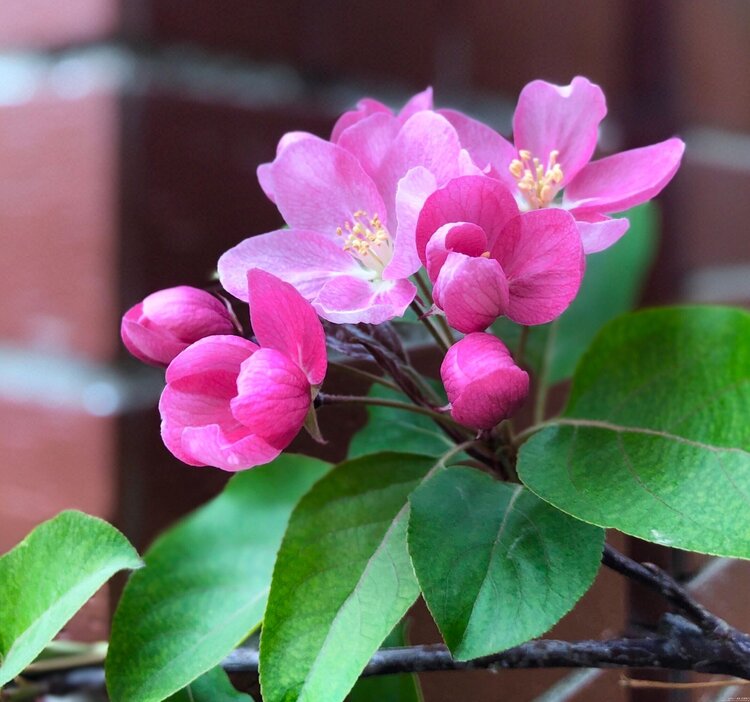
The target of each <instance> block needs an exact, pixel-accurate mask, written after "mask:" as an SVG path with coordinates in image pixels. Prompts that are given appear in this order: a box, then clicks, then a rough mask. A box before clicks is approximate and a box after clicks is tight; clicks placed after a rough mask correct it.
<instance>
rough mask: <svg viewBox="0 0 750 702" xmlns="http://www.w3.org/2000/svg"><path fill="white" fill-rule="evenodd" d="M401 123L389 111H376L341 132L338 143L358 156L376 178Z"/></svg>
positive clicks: (362, 164) (366, 171) (372, 176)
mask: <svg viewBox="0 0 750 702" xmlns="http://www.w3.org/2000/svg"><path fill="white" fill-rule="evenodd" d="M399 127H400V124H399V121H398V119H397V118H396V117H394V116H393V115H391V114H389V113H387V112H376V113H375V114H372V115H369V116H368V117H365V118H364V119H361V120H359V121H358V122H356V123H354V124H353V125H352V126H350V127H348V128H347V129H345V130H344V131H343V132H341V135H340V136H339V138H338V141H337V143H338V145H339V146H340V147H342V148H343V149H346V150H347V151H349V152H351V153H352V154H354V155H355V156H356V157H357V160H358V161H359V163H360V165H361V166H362V168H363V169H364V170H365V173H367V175H369V176H370V177H371V178H376V177H377V174H378V171H379V169H380V167H381V166H382V164H383V159H384V158H385V156H386V154H387V153H388V149H389V148H390V146H391V144H392V143H393V140H394V139H395V138H396V134H397V133H398V130H399Z"/></svg>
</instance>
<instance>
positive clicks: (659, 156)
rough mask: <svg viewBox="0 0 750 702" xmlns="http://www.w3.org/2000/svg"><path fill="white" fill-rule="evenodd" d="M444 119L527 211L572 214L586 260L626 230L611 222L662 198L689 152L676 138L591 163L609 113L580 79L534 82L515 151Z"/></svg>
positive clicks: (517, 118) (483, 130) (527, 90)
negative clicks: (620, 214) (556, 210)
mask: <svg viewBox="0 0 750 702" xmlns="http://www.w3.org/2000/svg"><path fill="white" fill-rule="evenodd" d="M440 114H443V115H444V116H445V117H446V119H448V120H449V121H450V122H451V124H453V126H454V127H455V128H456V130H457V131H458V134H459V137H460V138H461V143H462V145H463V146H464V147H465V148H466V149H467V150H468V151H469V153H470V154H471V155H472V157H473V159H474V161H475V163H476V164H477V166H479V167H481V168H486V169H487V172H488V173H489V174H490V175H492V176H493V177H496V178H498V179H499V180H501V181H502V182H503V183H505V184H506V185H507V186H508V187H509V188H511V190H512V191H513V192H514V193H515V196H516V199H517V200H518V203H519V205H520V206H521V207H522V209H526V210H537V209H540V208H546V207H553V208H556V207H561V208H564V209H566V210H569V211H570V213H571V214H572V215H573V216H574V217H575V220H576V223H577V224H578V228H579V231H580V234H581V239H582V241H583V247H584V250H585V252H586V253H595V252H597V251H601V250H603V249H606V248H608V247H609V246H611V245H612V244H614V243H615V242H616V241H617V240H618V239H619V238H620V237H621V236H622V235H623V234H624V233H625V232H626V231H627V229H628V226H629V223H628V220H627V219H624V218H619V219H612V218H610V217H608V216H607V215H609V214H611V213H614V212H621V211H623V210H626V209H628V208H630V207H633V206H635V205H638V204H641V203H643V202H646V201H647V200H650V199H651V198H652V197H654V196H656V195H657V194H658V193H659V192H661V190H662V189H663V188H664V186H665V185H667V183H669V181H670V180H671V179H672V177H673V176H674V174H675V172H676V171H677V169H678V167H679V165H680V160H681V159H682V154H683V152H684V150H685V144H684V142H683V141H682V140H680V139H678V138H672V139H667V140H666V141H663V142H660V143H658V144H652V145H651V146H646V147H642V148H638V149H632V150H630V151H623V152H621V153H618V154H614V155H613V156H607V157H605V158H602V159H600V160H598V161H593V162H589V161H590V159H591V156H592V155H593V153H594V149H595V148H596V142H597V132H598V127H599V123H600V122H601V120H602V119H603V118H604V116H605V115H606V114H607V106H606V102H605V99H604V94H603V92H602V90H601V88H600V87H599V86H598V85H595V84H593V83H591V82H590V81H589V80H587V79H586V78H583V77H581V76H578V77H576V78H574V79H573V81H572V82H571V83H570V85H564V86H559V85H553V84H552V83H547V82H545V81H542V80H535V81H532V82H531V83H529V84H528V85H526V86H525V87H524V88H523V90H522V91H521V94H520V96H519V98H518V105H517V107H516V111H515V114H514V116H513V140H514V142H515V143H514V144H511V143H510V142H509V141H507V140H506V139H504V138H503V137H502V136H500V135H499V134H497V133H496V132H495V131H494V130H492V129H490V128H489V127H487V126H486V125H484V124H482V123H481V122H477V121H476V120H474V119H472V118H470V117H467V116H466V115H463V114H461V113H460V112H456V111H453V110H441V111H440ZM561 191H562V197H559V195H560V192H561Z"/></svg>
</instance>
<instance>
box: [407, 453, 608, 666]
mask: <svg viewBox="0 0 750 702" xmlns="http://www.w3.org/2000/svg"><path fill="white" fill-rule="evenodd" d="M410 503H411V516H410V518H409V552H410V553H411V557H412V561H413V563H414V569H415V571H416V573H417V578H418V580H419V584H420V586H421V588H422V592H423V594H424V598H425V601H426V602H427V606H428V607H429V609H430V611H431V612H432V616H433V617H434V618H435V622H436V623H437V625H438V627H439V628H440V631H441V632H442V634H443V638H444V639H445V643H446V644H447V645H448V647H449V648H450V649H451V651H452V652H453V655H454V656H455V657H456V658H458V659H459V660H468V659H471V658H478V657H479V656H486V655H489V654H491V653H496V652H497V651H502V650H504V649H506V648H510V647H511V646H516V645H518V644H521V643H524V642H526V641H528V640H529V639H531V638H534V637H535V636H540V635H541V634H543V633H545V632H546V631H548V630H549V629H550V628H551V627H552V626H553V625H554V624H555V623H557V621H558V620H560V619H561V618H562V617H563V615H565V614H566V613H567V612H568V611H570V609H571V608H572V607H573V605H574V604H575V603H576V602H577V601H578V599H579V598H580V597H581V596H582V595H583V594H584V593H585V592H586V590H588V589H589V587H590V586H591V583H592V582H593V581H594V577H595V576H596V573H597V571H598V569H599V563H600V559H601V555H602V548H603V546H604V531H603V530H602V529H598V528H597V527H593V526H591V525H590V524H584V523H583V522H580V521H578V520H577V519H572V518H571V517H569V516H568V515H566V514H563V513H562V512H560V511H559V510H557V509H555V508H554V507H550V505H548V504H547V503H546V502H543V501H542V500H540V499H538V498H537V497H536V496H535V495H533V494H532V493H531V492H529V491H528V490H526V489H525V488H524V487H523V486H522V485H510V484H508V483H502V482H499V481H497V480H494V479H492V478H491V477H490V476H488V475H486V474H484V473H480V472H479V471H478V470H474V469H471V468H450V469H448V470H445V471H442V472H441V473H438V474H437V475H435V476H434V477H432V478H431V479H430V480H428V481H427V482H426V483H424V484H423V485H422V486H421V487H420V488H419V489H418V490H416V491H415V492H414V493H413V494H412V496H411V498H410Z"/></svg>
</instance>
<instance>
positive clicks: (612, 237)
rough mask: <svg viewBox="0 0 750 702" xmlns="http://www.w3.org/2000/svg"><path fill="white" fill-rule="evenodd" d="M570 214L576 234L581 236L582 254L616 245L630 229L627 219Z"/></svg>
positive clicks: (588, 214) (590, 214)
mask: <svg viewBox="0 0 750 702" xmlns="http://www.w3.org/2000/svg"><path fill="white" fill-rule="evenodd" d="M570 214H572V215H573V217H575V220H576V225H578V233H579V234H580V235H581V243H582V244H583V252H584V253H586V254H592V253H597V252H598V251H604V249H608V248H609V247H610V246H612V244H615V243H617V241H618V240H619V239H620V237H622V235H623V234H625V232H626V231H628V228H629V227H630V221H629V220H628V219H627V217H618V218H617V219H612V218H611V217H606V216H605V215H600V214H597V213H596V212H581V213H579V212H577V211H575V210H573V211H572V212H571V213H570Z"/></svg>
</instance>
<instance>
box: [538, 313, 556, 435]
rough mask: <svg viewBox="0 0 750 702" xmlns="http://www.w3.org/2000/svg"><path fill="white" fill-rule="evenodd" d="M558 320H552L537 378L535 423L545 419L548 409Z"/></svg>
mask: <svg viewBox="0 0 750 702" xmlns="http://www.w3.org/2000/svg"><path fill="white" fill-rule="evenodd" d="M557 326H558V322H557V320H555V321H554V322H552V324H551V325H550V328H549V332H548V334H547V342H546V343H545V345H544V355H543V357H542V367H541V368H540V369H539V376H538V377H537V379H536V394H535V396H534V423H535V424H539V423H541V422H542V421H543V420H544V415H545V414H546V410H547V390H548V389H549V373H550V365H551V364H552V351H553V350H554V348H555V339H556V337H557Z"/></svg>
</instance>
